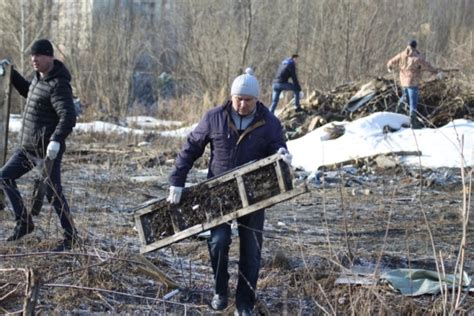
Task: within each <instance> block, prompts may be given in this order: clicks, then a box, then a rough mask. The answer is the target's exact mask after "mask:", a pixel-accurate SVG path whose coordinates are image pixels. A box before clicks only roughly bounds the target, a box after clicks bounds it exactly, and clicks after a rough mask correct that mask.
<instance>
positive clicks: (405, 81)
mask: <svg viewBox="0 0 474 316" xmlns="http://www.w3.org/2000/svg"><path fill="white" fill-rule="evenodd" d="M387 68H388V69H389V70H393V69H398V70H400V85H401V86H402V87H417V86H418V85H419V84H420V80H421V74H422V72H423V71H429V72H432V73H434V74H435V73H437V72H438V69H436V68H434V67H433V66H431V65H430V63H428V62H427V61H426V60H424V59H423V57H421V54H420V52H419V51H418V50H416V49H415V48H413V47H411V46H408V47H407V48H406V49H405V50H404V51H403V52H401V53H400V54H397V55H396V56H395V57H393V58H392V59H390V60H389V61H388V63H387Z"/></svg>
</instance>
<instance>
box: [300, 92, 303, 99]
mask: <svg viewBox="0 0 474 316" xmlns="http://www.w3.org/2000/svg"><path fill="white" fill-rule="evenodd" d="M303 98H304V92H303V91H300V99H303Z"/></svg>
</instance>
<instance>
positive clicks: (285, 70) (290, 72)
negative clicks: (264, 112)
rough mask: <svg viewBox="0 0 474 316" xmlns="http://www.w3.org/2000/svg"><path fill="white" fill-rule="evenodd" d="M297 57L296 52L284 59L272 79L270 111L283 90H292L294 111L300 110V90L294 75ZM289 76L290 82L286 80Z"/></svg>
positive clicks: (273, 108)
mask: <svg viewBox="0 0 474 316" xmlns="http://www.w3.org/2000/svg"><path fill="white" fill-rule="evenodd" d="M297 58H298V55H297V54H294V55H291V57H290V58H286V59H284V60H283V61H282V62H281V64H280V66H278V70H277V73H276V76H275V79H274V80H273V85H272V90H273V92H272V105H271V106H270V112H272V113H275V110H276V107H277V105H278V101H279V100H280V93H281V92H282V91H283V90H289V91H293V93H294V96H295V111H296V112H300V111H302V109H301V106H300V92H301V86H300V83H299V81H298V77H297V76H296V59H297ZM290 78H291V81H292V82H288V80H289V79H290Z"/></svg>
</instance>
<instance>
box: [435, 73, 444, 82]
mask: <svg viewBox="0 0 474 316" xmlns="http://www.w3.org/2000/svg"><path fill="white" fill-rule="evenodd" d="M436 79H439V80H443V79H444V73H442V72H441V71H440V72H438V73H437V74H436Z"/></svg>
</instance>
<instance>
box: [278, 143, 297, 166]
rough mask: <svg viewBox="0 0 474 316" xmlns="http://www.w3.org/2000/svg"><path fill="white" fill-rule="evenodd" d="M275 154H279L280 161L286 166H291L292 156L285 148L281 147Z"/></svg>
mask: <svg viewBox="0 0 474 316" xmlns="http://www.w3.org/2000/svg"><path fill="white" fill-rule="evenodd" d="M277 154H280V156H281V159H283V161H284V162H285V163H286V164H287V165H288V166H291V161H292V160H293V155H292V154H290V153H289V152H288V150H286V148H284V147H281V148H280V149H278V151H277Z"/></svg>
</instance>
